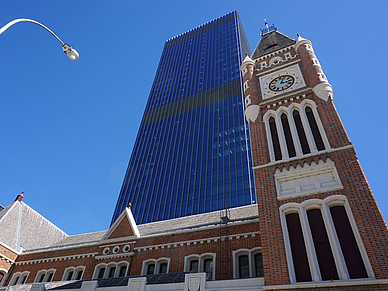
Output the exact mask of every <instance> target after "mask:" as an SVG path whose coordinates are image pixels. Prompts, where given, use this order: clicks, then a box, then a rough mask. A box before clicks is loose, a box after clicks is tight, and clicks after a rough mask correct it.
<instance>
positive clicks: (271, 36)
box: [251, 31, 296, 60]
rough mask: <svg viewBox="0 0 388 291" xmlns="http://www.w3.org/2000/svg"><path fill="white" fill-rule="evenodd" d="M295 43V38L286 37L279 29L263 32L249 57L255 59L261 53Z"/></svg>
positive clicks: (261, 54) (267, 52)
mask: <svg viewBox="0 0 388 291" xmlns="http://www.w3.org/2000/svg"><path fill="white" fill-rule="evenodd" d="M295 43H296V40H295V39H293V38H291V37H288V36H286V35H284V34H283V33H281V32H279V31H273V32H270V33H267V34H264V35H263V36H262V37H261V39H260V41H259V43H258V44H257V46H256V48H255V50H254V51H253V54H252V57H251V58H252V59H253V60H254V59H257V58H259V57H261V56H263V55H266V54H269V53H272V52H274V51H277V50H280V49H282V48H285V47H287V46H290V45H293V44H295Z"/></svg>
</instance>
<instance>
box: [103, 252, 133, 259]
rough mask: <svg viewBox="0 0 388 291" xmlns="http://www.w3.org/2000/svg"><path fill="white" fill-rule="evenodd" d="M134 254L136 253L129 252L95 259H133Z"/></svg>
mask: <svg viewBox="0 0 388 291" xmlns="http://www.w3.org/2000/svg"><path fill="white" fill-rule="evenodd" d="M134 254H135V253H134V252H128V253H120V254H112V255H106V256H95V259H96V260H104V259H113V258H124V257H131V256H133V255H134Z"/></svg>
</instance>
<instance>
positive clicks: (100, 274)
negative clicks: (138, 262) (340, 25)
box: [93, 261, 129, 279]
mask: <svg viewBox="0 0 388 291" xmlns="http://www.w3.org/2000/svg"><path fill="white" fill-rule="evenodd" d="M128 265H129V263H128V262H127V261H122V262H118V263H116V262H111V263H108V264H105V263H101V264H98V265H97V266H96V267H95V268H94V273H93V279H102V278H118V277H125V276H126V274H127V269H128Z"/></svg>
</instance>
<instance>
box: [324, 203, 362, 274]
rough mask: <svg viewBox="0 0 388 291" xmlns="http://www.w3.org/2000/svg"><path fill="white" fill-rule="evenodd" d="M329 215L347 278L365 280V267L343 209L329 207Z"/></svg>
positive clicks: (337, 206) (340, 207)
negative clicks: (339, 246)
mask: <svg viewBox="0 0 388 291" xmlns="http://www.w3.org/2000/svg"><path fill="white" fill-rule="evenodd" d="M330 213H331V217H332V218H333V222H334V226H335V230H336V232H337V235H338V240H339V243H340V245H341V249H342V253H343V255H344V258H345V262H346V267H347V268H348V271H349V277H350V278H351V279H356V278H367V277H368V275H367V272H366V269H365V265H364V263H363V260H362V256H361V253H360V250H359V247H358V245H357V241H356V238H355V236H354V233H353V230H352V227H351V225H350V222H349V219H348V215H347V214H346V209H345V207H344V206H342V205H336V206H332V207H330Z"/></svg>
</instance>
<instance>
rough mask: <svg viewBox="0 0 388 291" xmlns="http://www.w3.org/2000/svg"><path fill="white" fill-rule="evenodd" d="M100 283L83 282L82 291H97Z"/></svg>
mask: <svg viewBox="0 0 388 291" xmlns="http://www.w3.org/2000/svg"><path fill="white" fill-rule="evenodd" d="M97 287H98V281H83V282H82V285H81V289H80V291H96V289H97Z"/></svg>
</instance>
